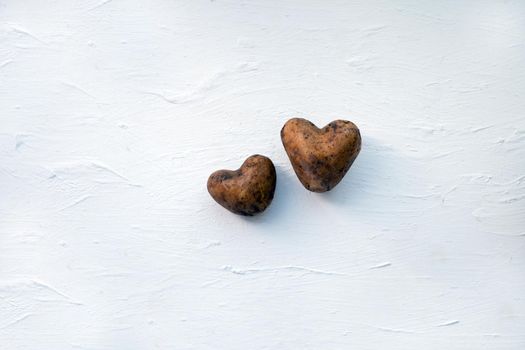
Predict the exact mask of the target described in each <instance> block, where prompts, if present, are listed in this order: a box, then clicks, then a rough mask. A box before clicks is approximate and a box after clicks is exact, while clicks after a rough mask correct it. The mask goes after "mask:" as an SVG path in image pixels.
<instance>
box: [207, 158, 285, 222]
mask: <svg viewBox="0 0 525 350" xmlns="http://www.w3.org/2000/svg"><path fill="white" fill-rule="evenodd" d="M276 182H277V176H276V174H275V167H274V165H273V163H272V161H271V160H270V159H269V158H267V157H264V156H261V155H258V154H256V155H253V156H250V157H248V158H247V159H246V160H245V161H244V163H243V164H242V166H241V167H240V168H239V169H237V170H217V171H216V172H214V173H213V174H211V175H210V177H209V178H208V192H209V193H210V195H211V196H212V197H213V199H215V201H216V202H217V203H219V204H220V205H222V206H223V207H225V208H226V209H228V210H229V211H231V212H232V213H235V214H239V215H245V216H252V215H255V214H258V213H261V212H263V211H264V210H265V209H266V208H267V207H268V206H269V205H270V203H271V202H272V199H273V194H274V192H275V184H276Z"/></svg>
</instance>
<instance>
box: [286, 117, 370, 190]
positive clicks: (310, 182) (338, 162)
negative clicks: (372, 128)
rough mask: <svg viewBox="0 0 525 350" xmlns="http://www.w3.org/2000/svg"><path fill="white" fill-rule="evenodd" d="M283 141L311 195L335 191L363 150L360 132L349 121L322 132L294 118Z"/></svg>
mask: <svg viewBox="0 0 525 350" xmlns="http://www.w3.org/2000/svg"><path fill="white" fill-rule="evenodd" d="M281 140H282V142H283V145H284V148H285V150H286V153H287V154H288V158H290V161H291V162H292V166H293V169H294V171H295V173H296V174H297V177H298V178H299V181H301V183H302V184H303V186H304V187H305V188H306V189H308V190H310V191H312V192H326V191H330V190H331V189H332V188H334V187H335V186H336V185H337V184H338V183H339V182H340V181H341V179H342V178H343V177H344V176H345V174H346V172H347V171H348V169H350V166H351V165H352V163H353V162H354V160H355V159H356V157H357V155H358V154H359V151H360V150H361V134H360V133H359V129H358V128H357V126H355V124H354V123H352V122H349V121H346V120H335V121H333V122H331V123H330V124H328V125H327V126H325V127H324V128H322V129H319V128H318V127H316V126H315V125H314V124H313V123H311V122H310V121H308V120H306V119H302V118H293V119H290V120H288V121H287V122H286V124H284V126H283V128H282V130H281Z"/></svg>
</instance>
